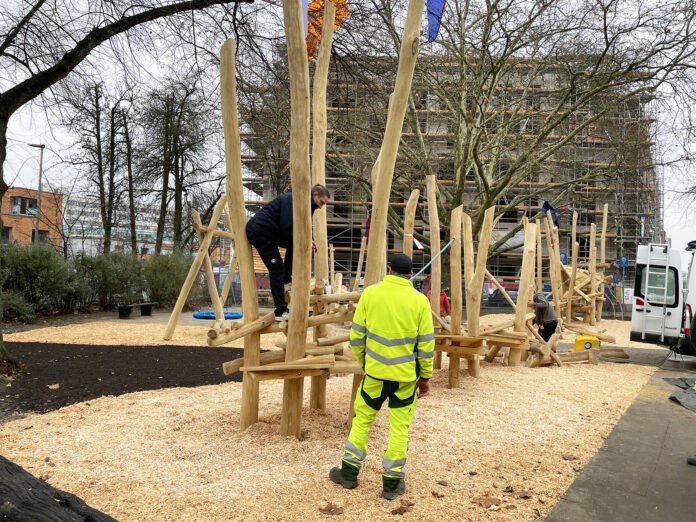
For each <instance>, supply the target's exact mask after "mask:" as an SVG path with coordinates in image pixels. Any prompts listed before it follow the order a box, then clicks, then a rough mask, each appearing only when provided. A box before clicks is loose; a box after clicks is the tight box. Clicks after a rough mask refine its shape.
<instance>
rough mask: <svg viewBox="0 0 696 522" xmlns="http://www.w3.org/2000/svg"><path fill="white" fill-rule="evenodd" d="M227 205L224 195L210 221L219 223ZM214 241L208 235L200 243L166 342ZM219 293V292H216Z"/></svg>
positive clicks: (173, 315) (166, 331)
mask: <svg viewBox="0 0 696 522" xmlns="http://www.w3.org/2000/svg"><path fill="white" fill-rule="evenodd" d="M226 203H227V195H226V194H223V195H222V197H221V198H220V200H219V201H218V202H217V205H216V206H215V210H214V211H213V216H212V218H211V219H210V221H211V222H212V223H217V222H218V220H219V219H220V215H221V214H222V211H223V210H224V208H225V204H226ZM212 240H213V236H212V235H210V234H209V235H207V236H205V237H204V238H203V241H202V242H201V243H200V245H199V246H198V253H197V254H196V257H195V258H194V260H193V263H191V268H189V271H188V275H187V276H186V280H185V281H184V284H183V285H182V287H181V291H180V292H179V297H178V298H177V300H176V304H175V305H174V310H172V314H171V315H170V316H169V322H168V323H167V327H166V328H165V330H164V339H165V341H169V340H170V339H171V338H172V336H173V335H174V330H175V329H176V323H177V321H178V320H179V316H180V315H181V311H182V310H183V309H184V304H186V299H188V295H189V292H190V291H191V287H192V286H193V284H194V283H195V282H196V279H197V278H198V272H199V271H200V269H201V265H202V264H203V261H204V260H205V258H206V256H207V255H208V248H210V242H211V241H212ZM216 292H217V290H216Z"/></svg>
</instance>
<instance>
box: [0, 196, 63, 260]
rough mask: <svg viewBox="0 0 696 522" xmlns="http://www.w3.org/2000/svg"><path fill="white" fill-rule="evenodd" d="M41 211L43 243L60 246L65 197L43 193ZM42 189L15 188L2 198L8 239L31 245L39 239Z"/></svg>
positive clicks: (15, 242) (4, 238)
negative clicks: (37, 233) (39, 195)
mask: <svg viewBox="0 0 696 522" xmlns="http://www.w3.org/2000/svg"><path fill="white" fill-rule="evenodd" d="M40 200H41V203H40V207H41V208H40V211H39V212H38V214H39V216H38V217H39V238H38V239H39V242H44V243H50V244H51V245H53V246H54V247H55V248H60V245H61V235H60V227H61V223H62V219H63V214H62V208H63V196H62V194H54V193H52V192H41V198H40ZM38 201H39V197H38V191H36V190H32V189H26V188H19V187H11V188H9V189H8V190H7V192H5V195H4V197H3V199H2V221H3V232H2V233H3V237H2V239H3V240H4V241H8V242H11V243H14V244H17V245H21V246H27V245H30V244H32V243H34V242H35V234H36V217H37V210H38V209H39V202H38Z"/></svg>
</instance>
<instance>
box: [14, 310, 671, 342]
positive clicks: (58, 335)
mask: <svg viewBox="0 0 696 522" xmlns="http://www.w3.org/2000/svg"><path fill="white" fill-rule="evenodd" d="M511 318H512V316H511V315H510V314H493V315H486V316H484V317H482V318H481V326H482V327H485V326H488V325H491V324H496V323H502V322H504V321H506V320H508V319H511ZM207 325H208V323H207V322H205V321H204V322H203V325H201V326H184V325H179V326H177V328H176V330H175V331H174V337H173V339H172V340H171V341H165V340H163V339H162V335H163V334H164V329H165V325H164V324H161V323H151V324H148V323H143V322H137V323H134V322H125V321H118V320H114V321H98V322H90V323H82V324H73V325H68V326H57V327H48V328H38V329H34V330H30V331H26V332H19V333H13V334H8V335H6V336H5V340H6V341H16V342H21V341H26V342H46V343H68V344H103V345H118V344H125V345H136V346H137V345H143V346H151V345H161V344H171V345H181V346H205V342H206V334H207V328H208V326H207ZM597 328H601V329H605V330H606V331H607V333H610V334H611V335H613V336H614V337H616V346H622V347H628V348H651V349H655V348H658V346H657V345H655V344H646V343H636V342H632V341H630V340H629V339H630V333H631V323H630V321H619V320H612V319H603V320H602V321H601V322H600V323H598V324H597ZM576 335H577V334H575V333H574V332H571V331H566V333H564V335H563V339H562V341H561V342H564V343H572V342H573V340H574V339H575V337H576ZM263 339H264V341H267V342H268V343H269V348H273V347H274V346H273V344H274V343H275V342H276V341H280V340H283V339H284V337H283V336H282V334H273V335H268V336H263ZM611 345H612V344H611V343H607V342H603V343H602V346H611ZM227 346H231V347H239V348H241V347H243V341H242V340H241V339H239V340H237V341H234V342H232V343H230V344H228V345H227Z"/></svg>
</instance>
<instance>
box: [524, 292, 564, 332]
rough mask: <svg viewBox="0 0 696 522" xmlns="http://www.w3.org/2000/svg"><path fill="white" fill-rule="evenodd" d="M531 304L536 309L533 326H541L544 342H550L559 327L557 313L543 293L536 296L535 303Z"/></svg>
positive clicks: (540, 330)
mask: <svg viewBox="0 0 696 522" xmlns="http://www.w3.org/2000/svg"><path fill="white" fill-rule="evenodd" d="M529 304H530V306H533V307H534V319H533V320H532V324H538V325H539V335H540V336H541V338H542V339H543V340H544V341H546V342H548V341H549V339H551V336H552V335H553V333H554V332H555V331H556V327H557V326H558V317H556V312H555V310H554V309H553V306H551V304H550V303H549V301H548V299H546V296H545V295H544V294H542V293H537V294H534V301H532V302H530V303H529Z"/></svg>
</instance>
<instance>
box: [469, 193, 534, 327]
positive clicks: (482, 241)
mask: <svg viewBox="0 0 696 522" xmlns="http://www.w3.org/2000/svg"><path fill="white" fill-rule="evenodd" d="M494 218H495V207H490V208H489V209H487V210H486V212H485V214H484V215H483V224H482V225H481V230H480V231H479V239H478V252H477V254H476V270H475V271H474V275H473V277H472V278H471V280H470V281H468V284H467V285H466V331H467V332H468V333H469V335H471V336H472V337H475V336H476V335H478V333H479V318H480V316H481V292H482V291H483V278H484V275H485V273H486V263H487V261H488V247H489V246H490V244H491V234H492V233H493V219H494ZM533 275H534V274H532V276H533Z"/></svg>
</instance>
